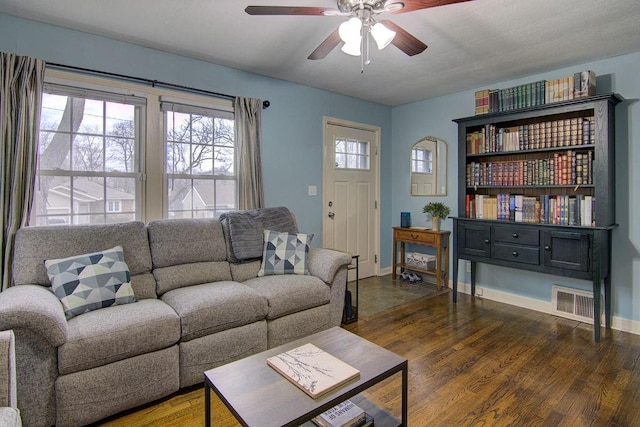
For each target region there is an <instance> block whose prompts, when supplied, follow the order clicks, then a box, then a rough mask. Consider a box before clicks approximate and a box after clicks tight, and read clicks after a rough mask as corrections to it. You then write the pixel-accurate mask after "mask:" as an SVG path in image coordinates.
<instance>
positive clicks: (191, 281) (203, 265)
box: [153, 261, 231, 295]
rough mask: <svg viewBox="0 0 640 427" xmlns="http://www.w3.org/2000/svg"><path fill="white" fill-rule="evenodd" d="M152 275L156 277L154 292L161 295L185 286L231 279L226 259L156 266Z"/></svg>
mask: <svg viewBox="0 0 640 427" xmlns="http://www.w3.org/2000/svg"><path fill="white" fill-rule="evenodd" d="M153 276H154V277H155V278H156V292H157V293H158V295H163V294H164V293H166V292H169V291H170V290H173V289H178V288H184V287H186V286H193V285H201V284H203V283H210V282H217V281H225V280H231V270H230V269H229V263H228V262H226V261H211V262H197V263H193V264H182V265H172V266H171V267H162V268H156V269H154V270H153Z"/></svg>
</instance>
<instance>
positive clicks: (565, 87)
mask: <svg viewBox="0 0 640 427" xmlns="http://www.w3.org/2000/svg"><path fill="white" fill-rule="evenodd" d="M595 94H596V75H595V73H594V72H593V71H591V70H586V71H580V72H578V73H574V74H573V75H570V76H566V77H563V78H560V79H554V80H540V81H537V82H533V83H525V84H521V85H518V86H514V87H509V88H505V89H484V90H479V91H477V92H476V93H475V114H477V115H479V114H488V113H497V112H502V111H511V110H517V109H520V108H529V107H535V106H538V105H544V104H550V103H552V102H560V101H568V100H570V99H577V98H584V97H587V96H593V95H595Z"/></svg>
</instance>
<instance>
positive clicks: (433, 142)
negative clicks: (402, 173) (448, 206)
mask: <svg viewBox="0 0 640 427" xmlns="http://www.w3.org/2000/svg"><path fill="white" fill-rule="evenodd" d="M410 170H411V195H412V196H446V195H447V143H446V142H445V141H443V140H441V139H440V138H434V137H432V136H426V137H424V138H422V139H421V140H420V141H418V142H416V143H415V144H414V145H413V148H411V169H410Z"/></svg>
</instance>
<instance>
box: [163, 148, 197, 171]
mask: <svg viewBox="0 0 640 427" xmlns="http://www.w3.org/2000/svg"><path fill="white" fill-rule="evenodd" d="M190 162H191V147H189V144H182V143H175V144H169V145H168V146H167V173H171V174H181V173H190V167H189V165H190Z"/></svg>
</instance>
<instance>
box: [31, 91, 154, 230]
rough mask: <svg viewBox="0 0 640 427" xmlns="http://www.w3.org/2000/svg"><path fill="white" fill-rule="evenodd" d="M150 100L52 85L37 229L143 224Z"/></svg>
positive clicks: (46, 100) (43, 132) (46, 98)
mask: <svg viewBox="0 0 640 427" xmlns="http://www.w3.org/2000/svg"><path fill="white" fill-rule="evenodd" d="M144 112H145V101H144V99H141V98H139V97H134V96H124V95H118V94H114V93H108V92H100V91H95V90H86V89H77V88H72V87H67V86H62V85H52V84H47V85H45V88H44V93H43V98H42V110H41V117H40V135H39V138H40V140H39V148H38V149H39V152H38V156H39V157H38V166H37V171H36V188H35V190H36V191H35V196H34V206H33V208H32V214H31V221H30V223H31V225H51V224H96V223H108V222H122V221H131V220H134V219H139V218H140V192H141V189H140V181H141V179H140V178H141V166H140V163H141V162H140V154H139V153H140V145H141V139H142V132H143V126H142V118H143V116H144Z"/></svg>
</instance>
